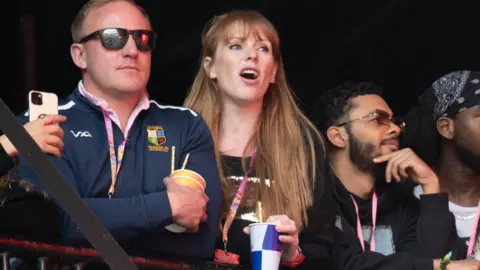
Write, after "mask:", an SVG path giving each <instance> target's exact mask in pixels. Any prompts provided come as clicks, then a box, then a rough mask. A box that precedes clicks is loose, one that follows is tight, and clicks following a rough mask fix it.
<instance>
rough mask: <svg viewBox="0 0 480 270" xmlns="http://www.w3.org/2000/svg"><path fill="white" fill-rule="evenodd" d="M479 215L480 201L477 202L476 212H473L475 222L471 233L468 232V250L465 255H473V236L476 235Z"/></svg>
mask: <svg viewBox="0 0 480 270" xmlns="http://www.w3.org/2000/svg"><path fill="white" fill-rule="evenodd" d="M479 215H480V201H479V202H478V206H477V213H476V214H475V223H473V228H472V233H471V234H470V241H469V242H468V251H467V256H468V257H471V256H473V254H472V253H473V246H475V242H476V241H475V237H476V235H477V227H478V217H479Z"/></svg>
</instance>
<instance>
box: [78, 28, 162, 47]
mask: <svg viewBox="0 0 480 270" xmlns="http://www.w3.org/2000/svg"><path fill="white" fill-rule="evenodd" d="M130 35H131V36H132V38H133V40H134V41H135V45H137V49H138V50H139V51H152V50H153V49H155V43H156V39H157V34H156V33H155V32H153V31H150V30H127V29H123V28H105V29H100V30H98V31H95V32H93V33H91V34H89V35H87V36H85V37H83V38H82V39H80V41H78V43H85V42H87V41H89V40H91V39H93V38H96V37H97V36H98V37H100V41H101V42H102V46H103V47H104V48H105V49H107V50H120V49H122V48H123V47H125V45H126V44H127V42H128V38H129V37H130Z"/></svg>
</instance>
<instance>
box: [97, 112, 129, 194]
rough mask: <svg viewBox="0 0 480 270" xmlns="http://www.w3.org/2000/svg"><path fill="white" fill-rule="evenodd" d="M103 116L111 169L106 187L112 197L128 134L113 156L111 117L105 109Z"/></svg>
mask: <svg viewBox="0 0 480 270" xmlns="http://www.w3.org/2000/svg"><path fill="white" fill-rule="evenodd" d="M103 117H104V118H105V128H106V129H107V137H108V146H109V149H110V166H111V170H112V182H111V184H110V188H109V189H108V197H109V198H112V195H113V193H114V192H115V184H116V182H117V176H118V172H119V171H120V166H122V160H123V154H124V152H125V144H126V142H127V138H128V135H127V137H126V138H125V139H124V140H123V142H122V143H121V144H120V145H119V146H118V151H117V152H118V157H117V156H115V144H114V138H113V124H112V119H111V118H110V116H108V114H107V113H106V112H105V111H103Z"/></svg>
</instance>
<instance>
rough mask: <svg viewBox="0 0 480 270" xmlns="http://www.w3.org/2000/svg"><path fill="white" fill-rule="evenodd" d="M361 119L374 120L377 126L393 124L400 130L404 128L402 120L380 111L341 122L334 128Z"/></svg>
mask: <svg viewBox="0 0 480 270" xmlns="http://www.w3.org/2000/svg"><path fill="white" fill-rule="evenodd" d="M362 119H375V120H377V122H378V123H379V124H381V125H385V126H390V125H391V124H392V123H394V124H395V125H397V126H398V127H400V128H401V129H404V128H405V126H406V124H405V122H404V121H403V119H402V118H401V117H398V116H390V114H388V113H387V112H386V111H382V110H375V111H373V112H371V113H369V114H367V115H364V116H362V117H358V118H355V119H352V120H348V121H345V122H342V123H340V124H338V125H336V126H337V127H341V126H344V125H348V124H350V123H352V122H355V121H359V120H362Z"/></svg>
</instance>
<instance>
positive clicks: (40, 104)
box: [28, 90, 58, 122]
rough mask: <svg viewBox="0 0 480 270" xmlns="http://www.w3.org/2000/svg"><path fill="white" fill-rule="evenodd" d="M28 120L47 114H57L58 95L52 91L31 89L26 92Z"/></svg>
mask: <svg viewBox="0 0 480 270" xmlns="http://www.w3.org/2000/svg"><path fill="white" fill-rule="evenodd" d="M28 114H29V121H30V122H31V121H34V120H37V119H38V118H43V117H45V116H47V115H58V97H57V95H56V94H54V93H48V92H41V91H36V90H32V91H30V92H29V93H28Z"/></svg>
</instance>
